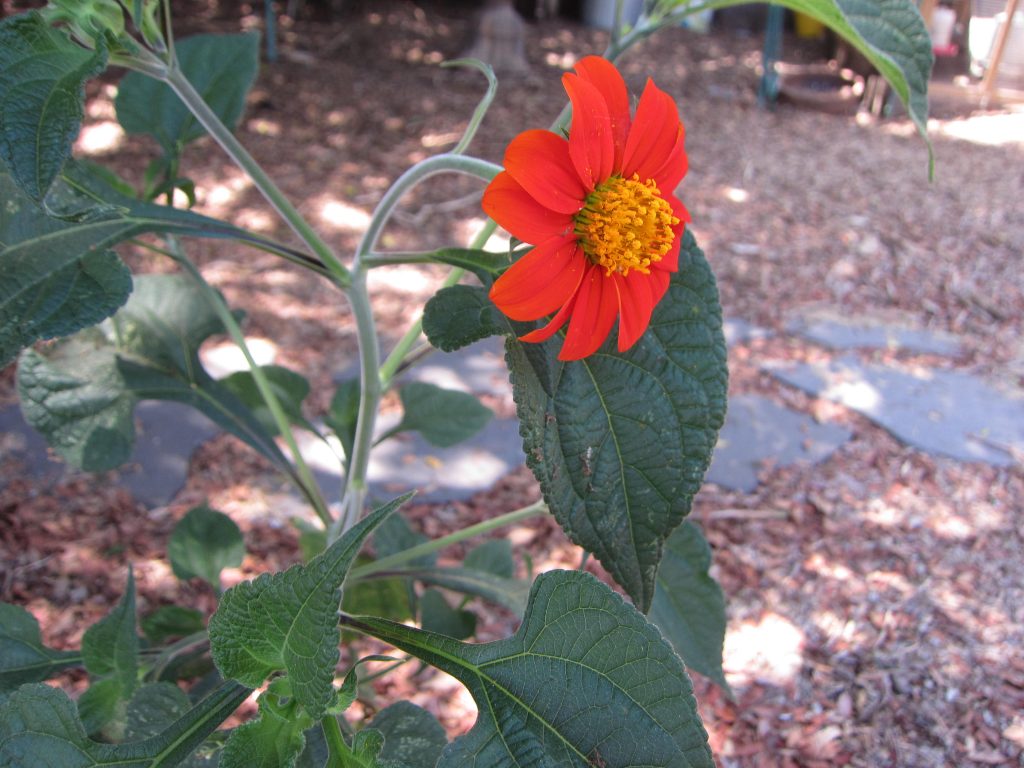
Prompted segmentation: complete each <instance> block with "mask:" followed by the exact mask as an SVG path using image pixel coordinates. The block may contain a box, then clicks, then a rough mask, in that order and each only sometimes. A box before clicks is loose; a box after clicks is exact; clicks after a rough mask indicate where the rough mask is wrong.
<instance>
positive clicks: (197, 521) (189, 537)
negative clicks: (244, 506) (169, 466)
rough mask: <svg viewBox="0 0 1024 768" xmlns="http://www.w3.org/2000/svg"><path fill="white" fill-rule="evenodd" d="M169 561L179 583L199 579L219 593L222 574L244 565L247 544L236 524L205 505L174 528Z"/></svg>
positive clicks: (191, 510)
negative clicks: (181, 580)
mask: <svg viewBox="0 0 1024 768" xmlns="http://www.w3.org/2000/svg"><path fill="white" fill-rule="evenodd" d="M167 557H168V559H170V561H171V568H172V569H173V570H174V575H175V576H177V577H178V578H179V579H191V578H193V577H199V578H201V579H203V580H204V581H206V583H207V584H210V585H211V586H212V587H213V588H214V589H216V590H219V589H220V572H221V571H222V570H224V569H225V568H237V567H238V566H240V565H241V564H242V559H243V558H244V557H245V541H243V539H242V531H241V530H239V528H238V526H237V525H236V524H235V521H234V520H232V519H231V518H230V517H228V516H227V515H225V514H224V513H223V512H218V511H217V510H215V509H210V508H209V507H208V506H206V505H205V504H202V505H200V506H198V507H193V508H192V509H190V510H189V511H188V512H187V513H186V514H185V516H184V517H183V518H182V519H181V520H179V521H178V524H177V525H176V526H174V532H173V533H172V534H171V538H170V541H168V542H167Z"/></svg>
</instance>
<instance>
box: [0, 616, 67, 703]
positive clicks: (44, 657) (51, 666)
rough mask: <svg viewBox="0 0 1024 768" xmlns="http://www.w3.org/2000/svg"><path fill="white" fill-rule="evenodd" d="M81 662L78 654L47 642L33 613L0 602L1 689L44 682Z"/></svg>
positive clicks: (7, 689) (6, 689)
mask: <svg viewBox="0 0 1024 768" xmlns="http://www.w3.org/2000/svg"><path fill="white" fill-rule="evenodd" d="M81 662H82V657H81V655H79V654H77V653H74V652H71V651H56V650H54V649H53V648H48V647H46V646H45V645H43V638H42V636H41V635H40V634H39V622H38V621H36V617H35V616H33V615H32V614H31V613H29V612H28V611H26V610H25V609H24V608H22V607H21V606H18V605H9V604H8V603H0V691H9V690H13V689H14V688H17V687H18V686H19V685H22V684H24V683H37V682H40V681H41V680H45V679H46V678H48V677H50V676H51V675H53V674H56V673H57V672H60V671H61V670H62V669H65V668H66V667H71V666H74V665H76V664H80V663H81Z"/></svg>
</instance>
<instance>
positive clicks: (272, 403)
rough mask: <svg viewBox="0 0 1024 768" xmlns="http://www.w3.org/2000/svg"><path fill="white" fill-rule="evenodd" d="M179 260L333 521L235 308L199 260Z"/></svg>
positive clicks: (307, 490) (319, 510) (306, 487)
mask: <svg viewBox="0 0 1024 768" xmlns="http://www.w3.org/2000/svg"><path fill="white" fill-rule="evenodd" d="M177 261H178V263H179V264H181V265H182V266H183V267H184V268H185V269H186V270H187V271H188V273H189V274H190V275H192V277H193V278H194V279H195V281H196V283H198V285H199V287H200V289H201V290H202V291H203V294H204V295H205V296H206V299H207V301H208V302H209V303H210V305H211V306H212V307H213V309H214V311H215V312H216V313H217V317H219V318H220V320H221V322H222V323H224V327H225V328H226V329H227V331H228V335H229V336H231V340H232V341H234V342H235V344H236V345H237V346H238V348H239V349H241V350H242V355H244V356H245V362H246V363H247V364H248V365H249V370H250V372H251V373H252V378H253V381H254V382H255V383H256V388H257V389H258V390H259V393H260V396H261V397H262V398H263V401H264V402H265V403H266V404H267V408H268V409H269V410H270V414H271V416H272V417H273V419H274V424H275V425H276V426H277V429H278V431H279V432H280V433H281V437H282V438H284V441H285V443H286V444H287V445H288V450H289V451H290V452H291V454H292V460H293V461H294V462H295V469H296V471H297V472H298V479H299V480H300V481H301V482H300V484H299V485H300V488H301V489H302V492H303V493H304V494H305V496H306V497H307V498H308V499H309V501H310V503H311V504H312V505H313V509H314V510H315V511H316V515H317V517H319V518H320V520H321V521H323V523H324V525H327V526H329V525H331V523H333V522H334V519H333V517H332V516H331V513H330V510H328V509H327V503H326V502H325V501H324V499H323V497H322V496H321V495H320V490H319V486H317V484H316V479H315V478H314V477H313V473H312V472H310V470H309V466H308V465H307V464H306V460H305V459H304V458H303V457H302V452H301V451H300V450H299V444H298V443H297V442H296V440H295V434H294V433H293V432H292V425H291V422H290V421H289V420H288V416H287V415H286V414H285V412H284V409H283V408H282V407H281V402H280V401H279V400H278V399H277V395H276V394H275V393H274V390H273V388H272V387H271V386H270V381H269V380H268V379H267V377H266V374H265V373H264V372H263V369H262V368H260V366H259V365H258V364H257V363H256V360H255V359H254V358H253V356H252V353H251V352H250V351H249V347H248V345H247V344H246V343H245V334H243V333H242V328H241V327H240V326H239V325H238V321H237V320H235V316H234V315H232V314H231V310H230V309H229V308H228V306H227V303H226V302H225V301H224V298H223V297H222V296H221V295H220V293H218V292H217V291H216V290H214V288H213V286H211V285H210V284H209V283H208V282H206V279H205V278H204V277H203V275H202V273H201V272H200V271H199V270H198V269H197V268H196V265H195V264H193V263H192V262H191V261H189V260H188V259H187V258H185V257H184V256H182V257H179V258H178V259H177Z"/></svg>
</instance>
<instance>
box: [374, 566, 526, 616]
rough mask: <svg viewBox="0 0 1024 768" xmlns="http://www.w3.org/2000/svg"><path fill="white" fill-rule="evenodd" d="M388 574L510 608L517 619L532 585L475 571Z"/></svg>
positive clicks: (416, 570)
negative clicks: (480, 598)
mask: <svg viewBox="0 0 1024 768" xmlns="http://www.w3.org/2000/svg"><path fill="white" fill-rule="evenodd" d="M388 573H389V574H391V575H394V576H405V577H407V578H412V579H418V580H419V581H422V582H423V583H425V584H433V585H434V586H437V587H444V588H445V589H450V590H452V591H454V592H462V593H464V594H467V595H475V596H477V597H482V598H483V599H484V600H489V601H490V602H492V603H496V604H497V605H501V606H504V607H505V608H508V609H509V610H510V611H512V612H513V613H514V614H516V615H517V616H522V615H523V610H524V609H525V608H526V597H527V594H528V593H529V584H528V582H526V581H524V580H523V579H505V578H502V577H500V576H495V575H494V574H491V573H486V572H484V571H478V570H475V569H472V568H395V569H394V570H391V571H388Z"/></svg>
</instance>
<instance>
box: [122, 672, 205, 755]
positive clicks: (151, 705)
mask: <svg viewBox="0 0 1024 768" xmlns="http://www.w3.org/2000/svg"><path fill="white" fill-rule="evenodd" d="M191 707H192V702H191V701H189V699H188V696H186V695H185V692H184V691H182V690H181V688H179V687H178V686H176V685H174V684H173V683H147V684H146V685H143V686H142V687H140V688H139V690H137V691H136V692H135V695H134V696H132V699H131V701H129V702H128V722H127V725H126V727H125V734H124V736H125V738H124V740H125V741H142V740H143V739H148V738H152V737H153V736H157V735H158V734H159V733H160V731H162V730H163V729H164V728H165V727H166V726H167V723H173V722H174V721H175V720H177V719H178V718H179V717H181V716H183V715H184V714H185V713H186V712H188V710H189V709H191Z"/></svg>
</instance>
